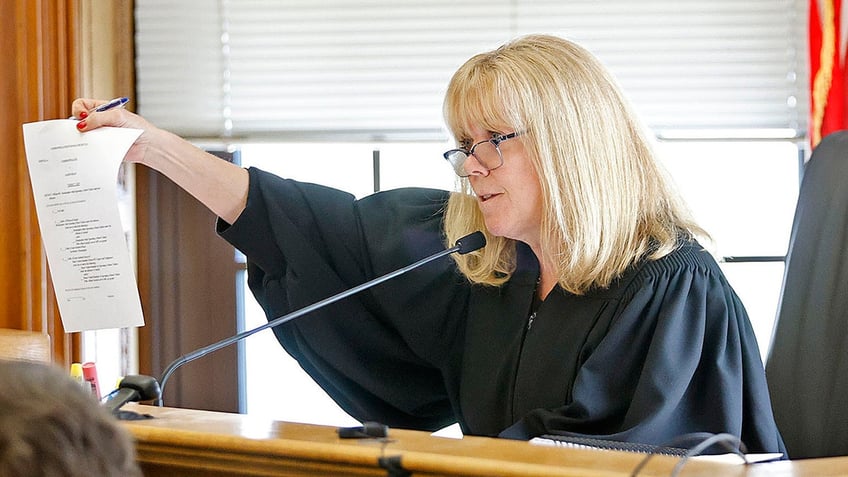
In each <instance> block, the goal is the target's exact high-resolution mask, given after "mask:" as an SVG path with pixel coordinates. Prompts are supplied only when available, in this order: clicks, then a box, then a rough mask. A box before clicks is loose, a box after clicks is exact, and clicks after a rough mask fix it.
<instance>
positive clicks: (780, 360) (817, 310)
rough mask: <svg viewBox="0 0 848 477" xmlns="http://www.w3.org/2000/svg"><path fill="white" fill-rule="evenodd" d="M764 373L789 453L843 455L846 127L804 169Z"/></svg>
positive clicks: (847, 436) (846, 424)
mask: <svg viewBox="0 0 848 477" xmlns="http://www.w3.org/2000/svg"><path fill="white" fill-rule="evenodd" d="M766 377H767V380H768V385H769V393H770V395H771V399H772V407H773V409H774V414H775V420H776V421H777V426H778V428H779V429H780V432H781V434H782V436H783V439H784V441H785V443H786V448H787V452H788V453H789V457H790V458H792V459H800V458H808V457H825V456H837V455H848V131H840V132H837V133H834V134H831V135H828V136H826V137H825V138H824V139H823V140H822V141H821V143H819V145H818V146H817V147H816V148H815V150H814V151H813V154H812V157H811V158H810V160H809V161H808V162H807V165H806V166H805V169H804V177H803V180H802V182H801V189H800V192H799V195H798V204H797V206H796V209H795V218H794V221H793V224H792V232H791V235H790V239H789V248H788V251H787V255H786V268H785V270H784V276H783V286H782V289H781V296H780V301H779V305H778V311H777V318H776V321H775V325H774V333H773V337H772V342H771V346H770V348H769V355H768V357H767V360H766Z"/></svg>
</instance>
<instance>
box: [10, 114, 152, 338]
mask: <svg viewBox="0 0 848 477" xmlns="http://www.w3.org/2000/svg"><path fill="white" fill-rule="evenodd" d="M76 124H77V121H76V120H71V119H59V120H53V121H42V122H37V123H28V124H24V125H23V131H24V145H25V147H26V156H27V164H28V166H29V175H30V181H31V182H32V190H33V196H34V198H35V208H36V213H37V215H38V225H39V228H40V229H41V236H42V240H43V242H44V248H45V250H46V253H47V263H48V264H49V265H50V273H51V275H52V278H53V288H54V289H55V290H56V298H57V301H58V303H59V312H60V314H61V316H62V324H63V325H64V327H65V331H67V332H73V331H82V330H94V329H102V328H124V327H129V326H143V325H144V318H143V316H142V312H141V302H140V300H139V296H138V286H137V284H136V280H135V273H134V270H133V266H132V261H131V260H130V252H129V249H128V247H127V239H126V237H125V236H124V230H123V227H122V225H121V217H120V212H119V210H118V170H119V167H120V165H121V162H122V161H123V159H124V156H125V155H126V153H127V151H128V150H129V148H130V146H132V144H133V142H134V141H135V140H136V139H137V138H138V136H139V135H140V134H141V131H140V130H137V129H125V128H101V129H96V130H94V131H90V132H85V133H81V132H79V131H77V129H76Z"/></svg>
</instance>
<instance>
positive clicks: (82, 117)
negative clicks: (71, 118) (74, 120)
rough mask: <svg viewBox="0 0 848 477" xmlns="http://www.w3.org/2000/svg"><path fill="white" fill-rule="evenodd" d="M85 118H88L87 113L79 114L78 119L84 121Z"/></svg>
mask: <svg viewBox="0 0 848 477" xmlns="http://www.w3.org/2000/svg"><path fill="white" fill-rule="evenodd" d="M87 117H88V111H83V112H81V113H79V118H80V119H85V118H87Z"/></svg>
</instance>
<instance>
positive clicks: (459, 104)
mask: <svg viewBox="0 0 848 477" xmlns="http://www.w3.org/2000/svg"><path fill="white" fill-rule="evenodd" d="M481 56H482V55H481ZM481 56H477V57H474V58H472V59H471V60H469V61H468V62H467V63H466V64H465V65H463V66H462V67H461V68H460V69H459V70H458V71H457V72H456V73H455V74H454V76H453V78H452V79H451V82H450V84H449V85H448V90H447V93H446V94H445V103H444V116H445V123H446V124H447V127H448V129H449V130H450V132H451V134H452V135H453V137H454V138H455V139H456V140H457V141H458V142H461V141H464V140H466V139H469V138H470V137H471V136H472V134H471V131H472V130H473V129H475V128H483V129H485V130H487V131H506V130H507V129H510V128H509V126H510V125H511V121H509V120H508V119H507V116H508V113H507V112H508V111H509V110H510V108H509V107H508V105H509V104H511V103H512V101H510V99H511V98H508V97H506V96H505V94H506V91H507V90H508V88H504V87H503V84H502V81H500V76H499V74H500V71H499V69H498V68H497V66H496V64H495V61H494V58H491V57H489V56H488V55H486V56H482V57H481Z"/></svg>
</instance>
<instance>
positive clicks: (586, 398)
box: [218, 169, 784, 452]
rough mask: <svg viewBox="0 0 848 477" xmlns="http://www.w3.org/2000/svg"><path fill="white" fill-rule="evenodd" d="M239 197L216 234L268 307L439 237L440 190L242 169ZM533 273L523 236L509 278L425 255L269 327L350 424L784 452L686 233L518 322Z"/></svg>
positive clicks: (730, 319) (727, 304)
mask: <svg viewBox="0 0 848 477" xmlns="http://www.w3.org/2000/svg"><path fill="white" fill-rule="evenodd" d="M249 174H250V186H249V192H248V199H247V207H246V209H245V210H244V212H243V213H242V214H241V216H240V217H239V218H238V219H237V220H236V221H235V223H233V224H231V225H230V224H226V223H224V222H222V221H221V222H219V224H218V231H219V233H220V234H221V236H222V237H224V238H225V239H226V240H228V241H230V242H231V243H232V244H233V245H234V246H235V247H237V248H238V249H240V250H241V251H242V252H243V253H245V255H246V256H247V258H248V273H249V278H248V283H249V286H250V288H251V290H252V292H253V293H254V295H255V297H256V299H257V301H258V302H259V303H260V304H261V305H262V307H263V308H264V311H265V313H266V314H267V316H268V318H269V319H273V318H276V317H278V316H281V315H283V314H285V313H287V312H290V311H293V310H296V309H299V308H302V307H304V306H307V305H309V304H312V303H314V302H316V301H319V300H321V299H324V298H326V297H328V296H331V295H333V294H335V293H338V292H340V291H342V290H344V289H347V288H350V287H352V286H356V285H358V284H360V283H363V282H365V281H367V280H370V279H372V278H375V277H377V276H380V275H382V274H385V273H388V272H391V271H393V270H395V269H398V268H401V267H404V266H406V265H408V264H410V263H413V262H415V261H417V260H419V259H421V258H423V257H425V256H427V255H430V254H432V253H435V252H438V251H440V250H442V249H444V244H443V239H442V233H441V218H442V212H443V208H444V205H445V201H446V200H447V197H448V192H444V191H437V190H431V189H417V188H407V189H399V190H394V191H387V192H381V193H378V194H374V195H372V196H369V197H366V198H363V199H361V200H355V199H354V197H353V196H351V195H350V194H347V193H345V192H341V191H338V190H335V189H330V188H326V187H323V186H318V185H315V184H307V183H301V182H296V181H292V180H285V179H281V178H279V177H276V176H274V175H271V174H268V173H265V172H263V171H260V170H258V169H250V170H249ZM537 276H538V264H537V262H536V259H535V256H534V255H533V254H532V253H531V252H530V250H529V248H528V247H526V246H524V245H523V244H519V264H518V270H517V271H516V273H515V275H514V276H513V278H512V279H511V280H510V281H509V282H508V283H507V284H505V285H504V286H502V287H497V288H496V287H488V286H479V285H471V284H470V283H469V282H468V281H467V280H465V279H464V277H462V276H461V274H460V273H459V272H458V270H457V268H456V266H455V264H454V262H453V261H452V260H451V259H450V258H447V257H446V258H444V259H441V260H437V261H434V262H431V263H429V264H427V265H425V266H423V267H421V268H419V269H416V270H414V271H411V272H408V273H406V274H404V275H401V276H399V277H397V278H394V279H392V280H390V281H387V282H385V283H382V284H380V285H377V286H376V287H374V288H372V289H370V290H366V291H364V292H361V293H359V294H357V295H355V296H353V297H350V298H347V299H345V300H342V301H340V302H337V303H334V304H332V305H329V306H327V307H325V308H323V309H321V310H318V311H315V312H313V313H311V314H309V315H305V316H303V317H301V318H299V319H297V320H294V321H291V322H289V323H287V324H285V325H282V326H279V327H277V328H275V329H274V333H275V334H276V336H277V339H278V340H279V341H280V343H281V344H282V346H283V347H285V349H286V350H287V351H288V352H289V353H290V354H291V355H292V356H293V357H294V358H296V359H297V360H298V362H299V363H300V365H301V366H302V367H303V368H304V369H305V370H306V371H307V372H308V373H309V374H310V375H311V376H312V377H313V379H315V380H316V381H317V382H318V383H319V384H320V385H321V386H322V387H323V388H324V389H325V390H326V391H327V392H328V393H329V395H330V396H331V397H332V398H333V399H335V400H336V401H337V402H338V403H339V405H340V406H341V407H342V408H343V409H345V410H346V411H347V412H348V413H350V414H351V415H352V416H353V417H355V418H357V419H360V420H363V421H365V420H374V421H379V422H383V423H385V424H388V425H390V426H394V427H403V428H414V429H424V430H435V429H438V428H441V427H443V426H446V425H449V424H451V423H453V422H459V424H460V427H461V428H462V430H463V432H464V433H466V434H474V435H485V436H501V437H509V438H517V439H528V438H532V437H534V436H538V435H542V434H545V433H552V432H559V433H571V434H577V435H590V436H595V437H603V438H607V439H616V440H622V441H630V442H639V443H648V444H667V443H668V442H670V441H672V439H674V438H675V437H677V436H680V435H682V434H686V433H691V432H713V433H719V432H727V433H731V434H734V435H736V436H739V437H741V439H742V440H743V442H744V443H745V444H746V445H747V446H748V450H749V451H750V452H783V450H784V449H783V443H782V440H781V438H780V435H779V433H778V430H777V428H776V426H775V422H774V419H773V416H772V410H771V405H770V402H769V395H768V390H767V387H766V381H765V374H764V371H763V365H762V361H761V359H760V354H759V349H758V347H757V342H756V338H755V336H754V333H753V331H752V328H751V326H750V323H749V321H748V317H747V314H746V312H745V309H744V307H743V306H742V303H741V302H740V300H739V298H738V297H737V296H736V294H735V293H734V292H733V290H732V289H731V288H730V286H729V285H728V283H727V282H726V280H725V278H724V276H723V274H722V272H721V271H720V269H719V267H718V265H717V264H716V263H715V261H714V260H713V259H712V257H711V256H710V255H709V254H708V253H707V252H705V251H703V250H702V249H701V248H700V247H699V246H698V245H697V244H696V243H689V244H684V245H682V246H681V247H680V248H679V249H678V250H677V251H675V252H674V253H672V254H671V255H669V256H667V257H665V258H663V259H661V260H657V261H651V262H645V263H642V264H640V265H638V266H635V267H633V268H632V269H631V270H630V271H629V272H628V273H626V274H625V275H624V276H622V277H621V278H620V279H619V280H618V281H617V282H616V283H614V284H613V285H612V286H611V287H610V288H609V289H605V290H598V291H594V292H591V293H588V294H586V295H584V296H575V295H572V294H570V293H567V292H565V291H563V290H562V289H560V288H558V287H557V288H555V289H554V290H553V291H552V292H551V293H550V295H549V296H548V297H547V299H546V300H545V301H544V302H542V304H541V306H540V308H539V309H538V312H537V315H536V317H535V319H534V320H533V322H532V326H529V327H528V316H529V312H530V307H531V303H532V297H533V294H534V289H535V283H536V279H537Z"/></svg>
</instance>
